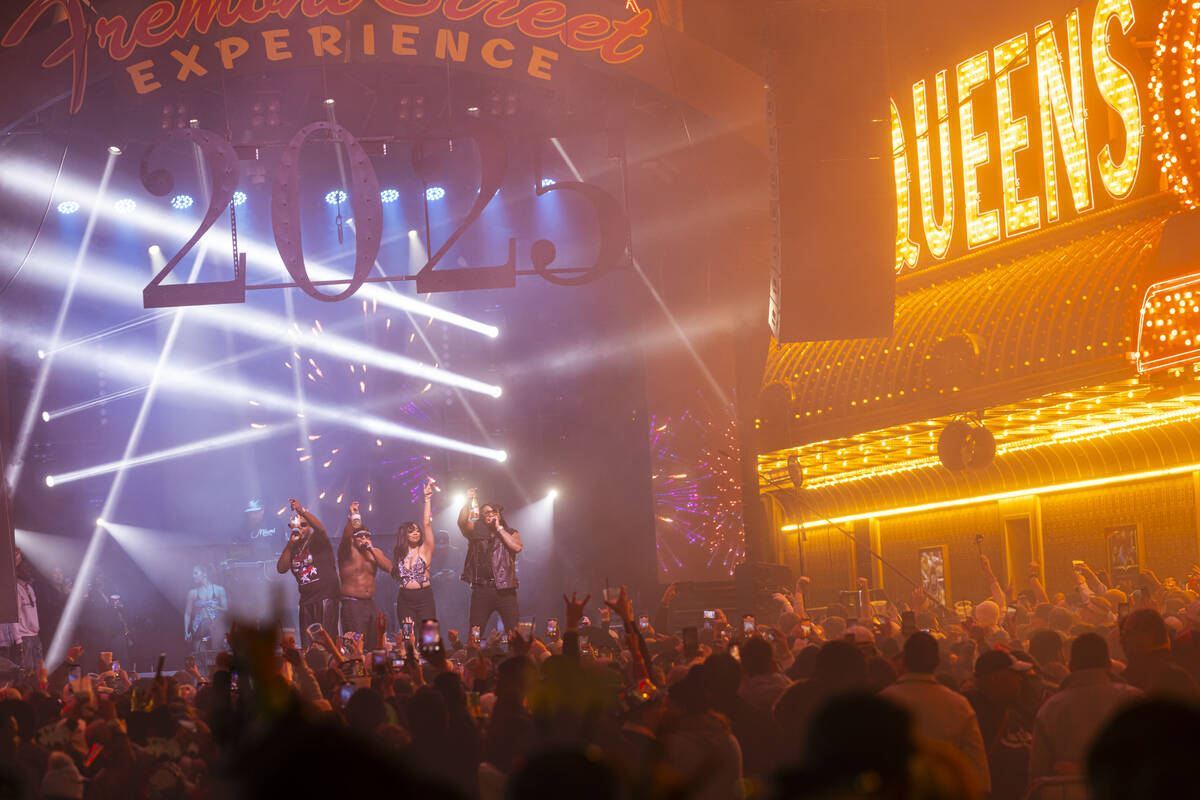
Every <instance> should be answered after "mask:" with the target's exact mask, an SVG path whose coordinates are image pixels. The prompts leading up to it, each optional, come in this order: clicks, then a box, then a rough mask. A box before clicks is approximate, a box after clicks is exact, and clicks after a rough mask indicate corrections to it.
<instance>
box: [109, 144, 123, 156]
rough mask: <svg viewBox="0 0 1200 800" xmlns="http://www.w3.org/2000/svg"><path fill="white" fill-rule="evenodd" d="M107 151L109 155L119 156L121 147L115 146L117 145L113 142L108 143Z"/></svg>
mask: <svg viewBox="0 0 1200 800" xmlns="http://www.w3.org/2000/svg"><path fill="white" fill-rule="evenodd" d="M108 152H109V153H110V154H111V155H114V156H119V155H121V148H120V147H118V146H117V145H115V144H110V145H109V146H108Z"/></svg>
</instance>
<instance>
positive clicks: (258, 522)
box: [232, 497, 280, 561]
mask: <svg viewBox="0 0 1200 800" xmlns="http://www.w3.org/2000/svg"><path fill="white" fill-rule="evenodd" d="M244 513H245V515H246V524H245V526H244V528H243V530H242V533H241V534H240V535H238V536H237V537H236V538H235V539H234V542H233V544H234V546H233V548H232V551H233V552H232V555H233V557H234V559H235V560H237V561H270V559H272V558H273V557H274V556H275V554H276V553H278V552H279V542H280V537H279V533H278V532H277V531H276V530H275V526H274V525H272V524H271V523H270V522H269V521H266V520H265V514H264V510H263V505H262V501H261V500H259V499H258V498H257V497H255V498H252V499H251V500H250V502H248V503H247V504H246V509H245V511H244Z"/></svg>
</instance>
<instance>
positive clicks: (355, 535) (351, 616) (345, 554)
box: [337, 500, 392, 650]
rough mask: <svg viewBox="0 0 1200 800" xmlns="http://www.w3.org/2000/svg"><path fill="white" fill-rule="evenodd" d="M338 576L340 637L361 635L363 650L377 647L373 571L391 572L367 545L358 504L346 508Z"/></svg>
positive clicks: (387, 563) (375, 549)
mask: <svg viewBox="0 0 1200 800" xmlns="http://www.w3.org/2000/svg"><path fill="white" fill-rule="evenodd" d="M337 556H338V572H339V573H341V576H342V633H348V632H350V631H354V632H355V633H361V634H362V635H363V641H364V642H365V643H366V649H367V650H374V649H376V648H377V647H379V644H378V643H377V641H376V639H377V638H378V631H377V630H376V626H375V619H376V618H377V617H378V616H379V607H378V606H376V605H375V571H376V570H380V569H382V570H383V571H384V572H391V571H392V562H391V561H388V558H387V556H385V555H384V554H383V551H382V550H380V549H379V548H378V547H375V546H374V545H373V544H371V532H370V531H369V530H367V529H366V528H364V527H363V522H362V515H361V514H360V513H359V512H358V501H357V500H356V501H354V502H353V503H351V504H350V516H348V517H347V518H346V527H344V528H343V529H342V541H340V542H339V543H338V551H337Z"/></svg>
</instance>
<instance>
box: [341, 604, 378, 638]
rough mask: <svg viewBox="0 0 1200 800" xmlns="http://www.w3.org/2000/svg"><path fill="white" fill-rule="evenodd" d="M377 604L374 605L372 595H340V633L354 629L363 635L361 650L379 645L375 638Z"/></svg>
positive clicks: (376, 631)
mask: <svg viewBox="0 0 1200 800" xmlns="http://www.w3.org/2000/svg"><path fill="white" fill-rule="evenodd" d="M378 617H379V606H377V605H375V598H374V597H347V596H346V595H342V633H348V632H350V631H354V632H355V633H361V634H362V637H363V650H364V651H367V650H374V649H376V648H377V647H379V645H378V644H377V643H376V640H377V639H378V638H379V637H378V636H377V633H378V630H377V623H376V619H377V618H378Z"/></svg>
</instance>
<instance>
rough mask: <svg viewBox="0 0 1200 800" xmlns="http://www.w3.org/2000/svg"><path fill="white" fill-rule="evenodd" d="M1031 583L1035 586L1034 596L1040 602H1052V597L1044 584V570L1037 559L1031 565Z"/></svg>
mask: <svg viewBox="0 0 1200 800" xmlns="http://www.w3.org/2000/svg"><path fill="white" fill-rule="evenodd" d="M1029 585H1030V586H1032V587H1033V596H1034V598H1036V600H1037V601H1038V603H1049V602H1050V597H1049V596H1048V595H1047V594H1046V587H1045V586H1043V585H1042V571H1041V569H1040V568H1039V567H1038V563H1037V562H1036V561H1034V562H1033V563H1031V564H1030V565H1029Z"/></svg>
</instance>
